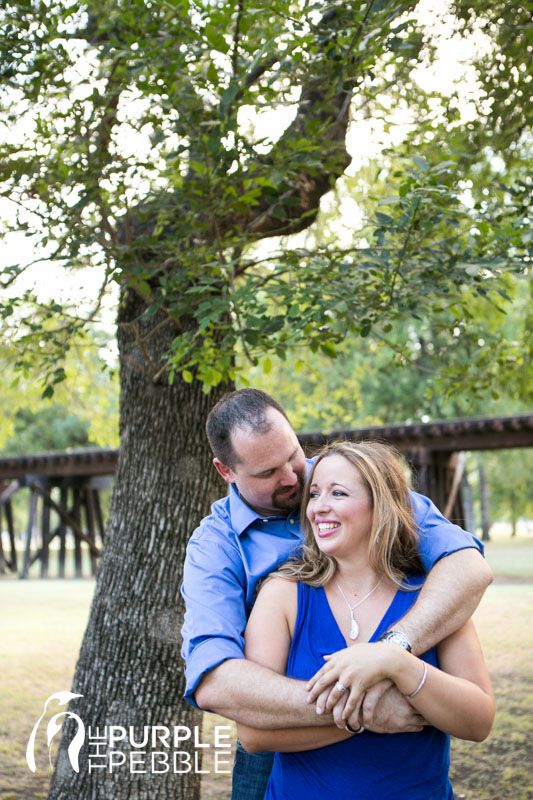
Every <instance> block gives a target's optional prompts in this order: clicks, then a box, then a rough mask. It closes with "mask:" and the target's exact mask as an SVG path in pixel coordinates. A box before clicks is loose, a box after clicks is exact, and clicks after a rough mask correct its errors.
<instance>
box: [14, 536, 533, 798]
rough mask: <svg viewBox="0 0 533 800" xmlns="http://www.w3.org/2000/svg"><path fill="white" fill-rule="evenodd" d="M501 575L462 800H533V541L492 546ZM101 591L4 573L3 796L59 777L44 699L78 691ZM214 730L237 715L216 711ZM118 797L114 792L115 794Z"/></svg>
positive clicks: (207, 792)
mask: <svg viewBox="0 0 533 800" xmlns="http://www.w3.org/2000/svg"><path fill="white" fill-rule="evenodd" d="M487 559H488V561H489V563H490V564H491V566H492V568H493V569H494V571H495V573H496V575H497V580H496V581H495V583H494V584H493V585H492V586H491V587H490V588H489V590H488V591H487V594H486V596H485V598H484V600H483V602H482V604H481V606H480V608H479V609H478V611H477V613H476V624H477V626H478V630H479V633H480V637H481V640H482V642H483V646H484V650H485V654H486V658H487V662H488V666H489V670H490V673H491V676H492V679H493V683H494V687H495V691H496V697H497V704H498V712H497V717H496V722H495V725H494V729H493V732H492V733H491V735H490V737H489V739H488V740H487V741H486V742H483V743H482V744H473V743H470V742H462V741H454V742H453V752H452V765H453V766H452V779H453V782H454V788H455V793H456V797H457V798H465V800H494V799H495V798H497V800H504V799H505V798H509V800H533V776H532V775H531V767H530V765H531V764H532V763H533V737H532V736H531V733H532V727H533V720H532V718H531V708H532V706H533V673H532V670H531V653H533V627H532V625H531V619H532V618H533V539H529V538H522V539H517V540H516V541H512V540H509V539H503V538H501V539H497V540H495V541H493V542H490V543H488V545H487ZM93 588H94V582H93V580H92V579H84V580H72V579H71V580H63V581H60V580H56V579H50V580H47V581H41V580H28V581H19V580H17V579H16V578H13V577H10V576H4V577H2V578H0V608H1V609H2V616H1V629H0V633H1V635H0V664H1V665H2V681H1V682H0V800H15V798H16V800H35V799H36V798H46V795H47V785H48V780H49V773H48V774H47V773H46V772H45V771H44V769H41V772H40V773H39V772H38V773H37V774H36V775H33V773H31V772H30V771H29V769H28V767H27V765H26V761H25V750H26V744H27V740H28V737H29V734H30V732H31V729H32V727H33V725H34V723H35V722H36V720H37V718H38V717H39V715H40V714H41V711H42V705H43V701H44V700H45V699H46V698H47V697H48V696H49V695H50V694H52V693H53V692H56V691H59V690H61V689H67V690H68V689H70V685H71V681H72V674H73V670H74V665H75V663H76V658H77V655H78V651H79V646H80V642H81V637H82V635H83V631H84V629H85V625H86V622H87V616H88V613H89V605H90V600H91V596H92V592H93ZM204 724H205V725H206V733H205V741H212V735H211V734H210V733H209V731H210V730H211V729H212V728H213V726H214V725H226V724H227V721H226V720H223V719H222V718H220V717H218V718H217V717H214V716H213V715H206V719H205V723H204ZM229 796H230V778H229V776H227V775H223V774H218V775H216V774H214V772H210V773H209V774H208V775H206V776H205V777H204V779H203V791H202V800H219V799H220V800H222V798H228V797H229ZM109 800H112V798H109Z"/></svg>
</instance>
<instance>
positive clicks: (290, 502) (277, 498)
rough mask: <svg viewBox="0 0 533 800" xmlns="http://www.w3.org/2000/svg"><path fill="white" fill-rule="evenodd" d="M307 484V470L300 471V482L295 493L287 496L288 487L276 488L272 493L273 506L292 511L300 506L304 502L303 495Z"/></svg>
mask: <svg viewBox="0 0 533 800" xmlns="http://www.w3.org/2000/svg"><path fill="white" fill-rule="evenodd" d="M304 486H305V470H302V471H301V472H298V483H297V485H296V491H295V493H294V495H291V496H290V497H286V496H285V492H286V487H284V488H281V487H280V488H279V489H276V491H275V492H274V494H273V495H272V508H279V509H280V510H282V511H292V510H293V509H295V508H298V506H299V505H300V503H301V502H302V496H303V491H304Z"/></svg>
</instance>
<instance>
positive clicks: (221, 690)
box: [194, 658, 333, 729]
mask: <svg viewBox="0 0 533 800" xmlns="http://www.w3.org/2000/svg"><path fill="white" fill-rule="evenodd" d="M304 687H305V681H297V680H295V679H294V678H287V677H285V676H284V675H280V674H279V673H278V672H273V671H272V670H270V669H267V668H266V667H263V666H261V665H260V664H256V663H254V662H253V661H247V660H246V659H240V658H232V659H228V660H227V661H223V662H222V664H219V665H218V667H215V669H213V670H211V671H210V672H208V673H207V675H205V676H204V677H203V678H202V680H201V682H200V683H199V685H198V688H197V689H196V692H195V694H194V697H195V700H196V702H197V703H198V705H199V706H200V708H205V709H209V710H210V711H215V712H216V713H217V714H221V715H222V716H223V717H227V718H228V719H232V720H234V721H235V722H241V723H242V724H243V725H249V726H250V727H251V728H264V729H274V728H287V727H292V728H299V727H303V726H308V725H332V724H333V720H332V717H331V715H329V714H324V715H317V714H316V713H315V707H314V705H310V704H309V703H307V692H306V691H305V688H304Z"/></svg>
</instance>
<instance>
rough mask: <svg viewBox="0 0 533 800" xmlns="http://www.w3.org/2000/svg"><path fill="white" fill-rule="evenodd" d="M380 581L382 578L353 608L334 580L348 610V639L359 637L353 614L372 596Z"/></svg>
mask: <svg viewBox="0 0 533 800" xmlns="http://www.w3.org/2000/svg"><path fill="white" fill-rule="evenodd" d="M382 580H383V576H382V577H381V578H380V579H379V581H378V582H377V583H376V585H375V586H374V588H373V589H370V591H369V592H368V593H367V594H365V596H364V597H363V598H362V599H361V600H358V601H357V603H356V604H355V605H353V606H351V605H350V603H349V602H348V600H347V598H346V595H345V594H344V592H343V591H342V589H341V587H340V586H339V584H338V581H337V580H335V583H336V584H337V589H338V590H339V592H340V593H341V595H342V599H343V600H344V602H345V603H346V605H347V606H348V608H349V609H350V620H351V625H350V633H349V634H348V636H349V637H350V639H357V637H358V636H359V625H358V624H357V620H356V618H355V617H354V613H353V612H354V611H355V609H356V608H357V606H360V605H361V604H362V603H364V602H365V600H368V598H369V597H370V595H371V594H374V592H375V591H376V589H377V588H378V586H379V584H380V583H381V581H382Z"/></svg>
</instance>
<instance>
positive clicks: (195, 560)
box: [182, 531, 246, 705]
mask: <svg viewBox="0 0 533 800" xmlns="http://www.w3.org/2000/svg"><path fill="white" fill-rule="evenodd" d="M245 585H246V575H245V572H244V568H243V565H242V559H241V558H240V557H239V551H238V548H237V547H236V545H235V544H234V543H233V542H231V541H229V540H228V541H227V542H224V543H223V544H222V543H221V542H220V540H219V538H218V537H217V538H215V536H212V535H210V534H209V531H202V532H200V535H196V534H195V535H194V536H193V537H192V538H191V540H190V542H189V545H188V547H187V556H186V559H185V565H184V573H183V585H182V595H183V598H184V600H185V606H186V613H185V619H184V625H183V630H182V636H183V647H182V656H183V658H184V660H185V662H186V670H185V674H186V692H185V699H186V700H188V701H189V702H190V703H191V704H192V705H196V703H195V701H194V692H195V690H196V687H197V686H198V683H199V682H200V680H201V678H202V677H203V675H205V673H206V672H209V671H210V670H212V669H214V667H216V666H218V665H219V664H221V663H222V662H223V661H226V659H228V658H244V629H245V627H246V610H245Z"/></svg>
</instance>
